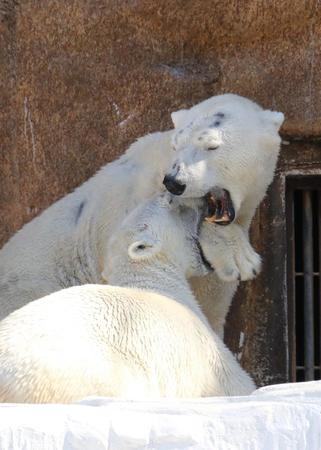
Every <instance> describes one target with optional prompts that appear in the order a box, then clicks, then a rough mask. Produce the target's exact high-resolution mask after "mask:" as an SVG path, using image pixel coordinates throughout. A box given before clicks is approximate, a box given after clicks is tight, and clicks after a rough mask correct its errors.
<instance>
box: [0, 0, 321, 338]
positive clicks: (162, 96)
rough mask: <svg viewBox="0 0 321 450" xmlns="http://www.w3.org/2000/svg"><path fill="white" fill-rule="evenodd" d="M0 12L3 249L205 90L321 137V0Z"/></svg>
mask: <svg viewBox="0 0 321 450" xmlns="http://www.w3.org/2000/svg"><path fill="white" fill-rule="evenodd" d="M0 18H1V24H0V71H1V72H0V105H1V108H0V136H1V139H0V171H1V172H0V173H1V176H0V211H1V216H0V217H1V219H0V245H1V244H3V243H4V242H5V241H6V240H7V239H8V238H9V237H10V236H11V235H12V234H13V233H14V232H15V231H16V230H17V229H19V228H20V227H21V226H22V225H23V224H24V223H26V222H27V221H29V220H31V219H32V218H33V217H34V216H35V215H37V214H38V213H39V212H40V211H42V210H43V209H44V208H46V207H47V206H49V205H50V204H51V203H52V202H54V201H55V200H57V199H58V198H59V197H61V196H63V195H64V194H65V193H67V192H69V191H70V190H72V189H73V188H74V187H76V186H77V185H79V184H80V183H82V182H83V181H84V180H86V179H87V178H89V177H90V176H91V175H92V174H93V173H94V172H95V171H96V170H97V169H98V168H99V167H100V166H101V165H103V164H105V163H107V162H108V161H111V160H113V159H114V158H115V157H116V156H117V155H119V154H121V153H122V152H123V151H124V150H125V149H126V147H127V146H128V145H129V144H130V143H131V142H132V141H133V140H134V139H135V138H137V137H139V136H141V135H144V134H146V133H148V132H151V131H156V130H165V129H167V128H169V127H170V126H171V121H170V112H171V111H172V110H176V109H179V108H182V107H188V106H190V105H193V104H194V103H196V102H198V101H200V100H203V99H205V98H207V97H209V96H212V95H215V94H220V93H223V92H234V93H238V94H240V95H243V96H247V97H250V98H252V99H254V100H255V101H257V102H259V103H260V104H262V105H263V106H264V107H267V108H275V109H278V110H280V111H283V112H284V113H285V115H286V119H287V120H286V122H285V125H284V128H283V134H284V135H285V136H286V137H287V139H289V140H291V139H294V138H301V139H302V138H309V139H318V137H319V136H321V115H320V113H319V111H321V96H320V92H321V76H320V75H321V74H320V71H321V69H320V67H321V52H320V50H321V20H320V19H321V6H319V5H318V2H309V1H307V2H302V1H300V0H291V1H290V0H283V1H278V2H276V1H273V2H272V1H271V2H263V1H259V0H249V1H248V2H241V1H239V0H231V1H229V2H221V1H218V0H211V1H209V0H193V1H186V0H185V1H182V0H167V1H164V0H158V1H157V2H156V1H151V0H123V1H117V0H109V1H107V0H104V1H103V0H77V1H76V0H68V1H62V0H44V1H41V2H39V1H36V0H21V1H16V0H0ZM254 238H255V239H254V240H255V242H257V243H259V241H260V235H259V228H258V222H256V225H254ZM248 286H251V285H248ZM243 294H244V293H243ZM234 314H235V315H237V314H241V313H240V308H239V309H238V310H236V311H234ZM231 339H232V340H233V333H232V338H231ZM235 339H239V336H237V338H236V337H235Z"/></svg>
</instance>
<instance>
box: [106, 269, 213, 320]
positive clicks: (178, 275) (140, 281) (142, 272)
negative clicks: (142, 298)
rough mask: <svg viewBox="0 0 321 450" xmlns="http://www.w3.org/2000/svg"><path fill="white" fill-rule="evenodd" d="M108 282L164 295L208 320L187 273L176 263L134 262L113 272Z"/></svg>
mask: <svg viewBox="0 0 321 450" xmlns="http://www.w3.org/2000/svg"><path fill="white" fill-rule="evenodd" d="M108 284H111V285H114V286H122V287H129V288H135V289H142V290H145V291H152V292H156V293H157V294H160V295H164V296H166V297H168V298H171V299H173V300H174V301H177V302H179V303H181V304H183V305H185V306H186V307H188V308H189V309H191V310H192V311H193V312H194V313H196V314H197V315H198V316H201V319H202V320H203V319H204V321H205V322H206V319H205V316H204V315H203V313H202V311H201V309H200V307H199V305H198V303H197V301H196V298H195V296H194V294H193V292H192V290H191V287H190V285H189V283H188V281H187V279H186V277H185V274H184V273H182V271H181V269H180V268H179V267H178V266H175V265H174V264H170V263H168V264H167V265H163V264H159V265H157V264H155V265H153V266H148V267H138V264H135V263H133V264H129V265H128V267H125V266H122V268H121V270H116V271H115V274H111V276H110V278H109V279H108ZM203 316H204V317H203Z"/></svg>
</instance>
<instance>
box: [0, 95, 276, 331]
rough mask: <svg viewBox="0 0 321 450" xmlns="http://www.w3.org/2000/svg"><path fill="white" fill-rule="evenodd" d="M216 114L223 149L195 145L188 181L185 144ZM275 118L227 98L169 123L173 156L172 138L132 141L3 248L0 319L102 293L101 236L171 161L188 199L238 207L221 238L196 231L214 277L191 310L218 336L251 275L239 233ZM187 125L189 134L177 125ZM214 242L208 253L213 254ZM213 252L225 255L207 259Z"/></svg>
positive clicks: (254, 264)
mask: <svg viewBox="0 0 321 450" xmlns="http://www.w3.org/2000/svg"><path fill="white" fill-rule="evenodd" d="M221 108H224V112H226V114H227V116H226V122H225V125H224V124H223V122H222V126H223V128H222V130H225V129H226V133H218V132H217V133H216V132H215V133H216V134H215V136H214V137H215V139H220V146H222V148H220V149H219V150H217V151H216V150H214V151H206V150H204V149H202V148H200V147H199V146H197V145H195V148H194V152H195V153H198V158H199V163H198V164H199V165H200V166H201V167H202V170H196V171H195V170H194V169H193V167H192V166H193V164H194V163H195V162H194V163H193V160H190V154H191V152H192V147H191V145H190V144H191V143H192V142H193V143H194V144H195V136H196V133H199V131H200V130H204V129H205V130H206V129H207V127H208V125H209V123H210V120H212V115H213V114H214V113H217V112H220V110H221ZM280 114H281V113H273V112H270V111H263V110H262V109H261V108H260V107H259V106H258V105H256V104H255V103H253V102H251V101H249V100H247V99H244V98H242V97H239V96H236V95H231V94H225V95H222V96H217V97H212V98H210V99H209V100H206V101H204V102H202V103H200V104H198V105H196V106H194V107H193V108H191V109H190V110H187V111H185V110H184V111H182V112H176V113H173V120H174V123H175V125H177V126H182V125H183V127H184V130H183V135H184V136H185V137H184V139H183V140H182V139H180V141H179V145H178V149H177V150H176V152H174V151H173V149H172V146H171V141H172V138H173V135H174V136H176V134H175V133H174V132H173V131H167V132H163V133H155V134H152V135H148V136H145V137H143V138H140V139H139V140H138V141H137V142H136V143H134V144H133V145H132V146H131V147H130V148H129V149H128V151H127V152H126V153H125V154H124V155H123V156H121V158H119V159H118V160H116V161H114V162H112V163H110V164H108V165H107V166H105V167H103V168H102V169H101V170H100V172H98V173H97V174H96V175H95V176H93V177H92V178H91V179H90V180H88V181H87V182H86V183H84V184H82V185H81V186H80V187H79V188H78V189H76V190H75V192H73V193H71V194H69V195H67V196H66V197H64V198H63V199H61V200H59V201H58V202H56V203H55V204H53V205H52V206H51V207H50V208H48V209H47V210H46V211H45V212H43V213H42V214H41V215H40V216H39V217H37V218H35V219H34V220H32V221H31V222H30V223H29V224H27V225H25V226H24V227H23V228H22V229H21V230H20V231H19V232H18V233H17V234H16V235H15V236H13V237H12V238H11V239H10V240H9V242H8V243H7V244H6V245H5V246H4V248H3V249H2V250H1V251H0V318H3V317H5V316H6V315H7V314H9V313H10V312H11V311H14V310H15V309H17V308H19V307H21V306H23V305H25V304H26V303H28V302H29V301H31V300H34V299H36V298H39V297H42V296H44V295H47V294H49V293H51V292H54V291H57V290H59V289H61V288H64V287H69V286H73V285H80V284H85V283H102V282H103V278H102V276H101V273H102V271H103V270H104V249H105V245H106V242H107V240H108V238H109V236H111V235H112V233H113V232H114V231H115V230H116V229H117V227H118V225H119V223H120V222H121V221H122V220H123V218H124V217H125V216H126V215H127V214H128V213H129V212H130V211H131V210H133V208H135V207H136V206H137V205H138V204H139V203H141V202H142V201H144V200H145V199H148V198H151V197H152V196H153V195H154V194H155V193H157V192H159V191H161V190H162V189H163V186H162V180H163V177H164V174H165V173H166V172H168V171H169V170H170V168H171V167H172V165H173V162H174V161H175V159H177V158H179V160H180V162H181V163H182V164H184V165H185V166H186V174H185V175H186V181H187V182H188V193H189V195H192V196H193V195H194V193H195V195H197V194H199V193H200V192H201V191H202V192H203V191H205V190H206V188H207V187H208V186H209V187H212V186H214V185H215V184H221V185H222V187H224V188H227V189H229V190H230V191H231V194H232V198H233V201H234V202H235V204H236V207H237V219H236V222H235V223H233V224H232V225H230V226H228V227H226V229H224V230H222V229H221V228H220V229H219V228H218V226H216V225H209V224H205V225H204V227H203V233H202V245H203V247H204V250H205V253H206V255H207V257H208V259H209V260H210V261H211V263H212V265H213V267H214V268H217V274H214V275H208V276H207V277H206V278H205V279H202V280H200V279H194V280H193V289H194V292H195V294H196V296H197V299H198V301H199V302H200V304H201V305H202V307H203V309H204V311H205V313H206V315H207V317H208V318H209V320H210V322H211V324H212V326H213V327H214V329H215V330H216V331H217V332H218V333H219V334H220V335H222V334H223V325H224V322H225V316H226V313H227V311H228V309H229V305H230V302H231V299H232V297H233V294H234V292H235V290H236V287H237V281H234V280H236V279H237V278H241V279H247V278H251V277H252V276H253V271H252V269H253V268H254V269H255V270H258V268H259V258H258V256H257V255H256V253H255V252H254V250H253V249H252V248H251V247H250V245H249V242H248V227H249V224H250V222H251V219H252V216H253V213H254V211H255V208H256V207H257V205H258V203H259V202H260V201H261V199H262V197H263V196H264V194H265V191H266V188H267V186H268V184H269V183H270V182H271V180H272V177H273V171H274V168H275V164H276V160H277V155H278V151H279V142H280V139H279V136H278V133H277V129H278V127H279V125H280V122H281V120H282V117H283V116H282V115H280ZM204 117H205V119H204ZM178 118H179V119H180V120H179V122H178ZM195 120H196V125H195V123H194V125H192V126H191V127H189V125H186V124H189V123H190V121H194V122H195ZM195 127H196V128H195ZM196 129H197V130H198V131H197V130H196ZM217 131H218V130H217ZM190 139H191V142H190ZM185 144H186V145H185ZM185 154H186V155H187V156H186V161H185ZM191 161H192V162H191ZM190 175H191V176H190ZM194 175H195V176H194ZM200 186H201V190H200ZM194 189H195V192H194ZM81 205H83V207H82V208H81ZM79 212H81V214H80V217H79V218H78V219H77V217H78V216H79ZM214 239H215V242H216V245H217V246H216V247H215V246H213V245H212V241H213V240H214ZM218 248H224V251H219V252H218V251H217V250H215V249H218ZM244 249H245V250H246V251H244ZM243 254H244V255H243ZM242 255H243V256H242ZM219 277H221V278H222V279H223V280H228V281H230V282H228V283H227V282H225V281H222V279H220V278H219ZM107 280H108V274H107ZM231 281H233V282H231Z"/></svg>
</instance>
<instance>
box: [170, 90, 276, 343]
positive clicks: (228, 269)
mask: <svg viewBox="0 0 321 450" xmlns="http://www.w3.org/2000/svg"><path fill="white" fill-rule="evenodd" d="M172 120H173V122H174V125H175V131H174V132H173V134H172V138H171V139H172V141H171V142H172V148H173V150H174V156H173V158H172V161H171V164H170V166H169V168H168V170H167V172H166V174H165V178H164V184H165V186H166V188H167V189H168V190H169V191H170V192H172V193H173V194H174V195H176V196H180V197H185V198H193V197H201V196H202V195H205V194H206V193H207V192H208V191H209V189H211V188H212V187H213V186H217V187H221V188H224V189H225V190H226V192H227V193H228V196H227V198H225V199H224V198H223V203H224V201H225V203H226V204H229V205H232V207H231V206H230V208H227V210H225V208H224V207H222V206H221V210H220V211H218V220H217V221H216V224H215V223H214V224H213V222H212V223H208V222H207V223H206V222H205V224H204V226H203V228H202V233H201V238H200V242H201V245H202V248H203V251H204V254H205V256H206V258H207V259H208V261H209V262H210V263H211V264H212V265H213V267H214V268H215V271H216V274H215V275H209V276H208V277H207V279H206V281H204V280H203V279H202V280H199V279H193V280H192V286H193V289H194V292H196V293H197V298H198V300H199V301H200V303H201V304H202V307H203V310H204V311H205V313H206V315H207V317H208V319H209V320H210V322H211V323H213V324H214V328H215V330H216V331H217V332H218V333H219V335H221V336H222V333H223V329H224V323H225V317H226V314H227V312H228V310H229V307H230V303H231V301H232V298H233V295H234V292H235V290H236V288H237V285H238V280H239V279H250V278H252V277H253V276H255V275H256V274H257V273H258V272H259V270H260V258H259V256H258V255H257V254H256V253H254V252H253V249H252V247H251V246H250V244H249V240H248V231H249V226H250V223H251V220H252V218H253V215H254V212H255V210H256V208H257V206H258V204H259V203H260V202H261V200H262V199H263V197H264V195H265V193H266V189H267V187H268V185H269V184H270V183H271V181H272V179H273V175H274V171H275V167H276V163H277V159H278V155H279V150H280V142H281V139H280V136H279V133H278V132H279V129H280V127H281V125H282V123H283V120H284V115H283V114H282V113H281V112H276V111H269V110H263V109H262V108H261V107H260V106H259V105H257V104H255V103H253V102H252V101H251V100H249V99H246V98H241V97H238V96H235V95H232V94H225V95H219V96H216V97H212V98H210V99H208V100H205V101H204V102H202V103H200V104H199V105H196V106H194V107H193V108H191V109H190V110H181V111H178V112H175V113H173V114H172ZM229 200H230V201H229ZM224 213H225V214H224ZM231 216H232V219H235V220H234V223H232V224H231V225H229V226H228V227H222V226H220V225H222V224H224V223H225V224H226V223H230V220H229V218H230V217H231ZM223 219H225V221H224V220H223ZM226 219H227V220H226ZM227 243H228V244H227ZM224 281H225V282H224ZM226 282H227V283H226ZM211 297H212V298H215V302H212V301H211Z"/></svg>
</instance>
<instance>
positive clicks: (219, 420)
mask: <svg viewBox="0 0 321 450" xmlns="http://www.w3.org/2000/svg"><path fill="white" fill-rule="evenodd" d="M9 449H10V450H18V449H19V450H22V449H23V450H60V449H63V450H107V449H108V450H134V449H135V450H136V449H146V450H147V449H148V450H158V449H159V450H175V449H184V450H185V449H188V450H190V449H193V450H196V449H202V450H210V449H219V450H232V449H233V450H234V449H237V450H239V449H241V450H242V449H244V450H245V449H246V450H250V449H253V450H254V449H255V450H261V449H262V450H278V449H280V450H290V449H298V450H305V449H306V450H321V381H314V382H310V383H297V384H282V385H275V386H268V387H265V388H261V389H259V390H257V391H255V392H254V393H253V394H252V395H251V396H249V397H233V398H231V397H229V398H228V397H224V398H222V397H220V398H207V399H201V400H193V401H187V400H186V401H166V400H165V401H159V402H136V401H135V402H129V401H117V400H110V399H107V398H91V399H87V400H84V401H83V402H81V403H80V404H75V405H8V404H2V405H0V450H9Z"/></svg>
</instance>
